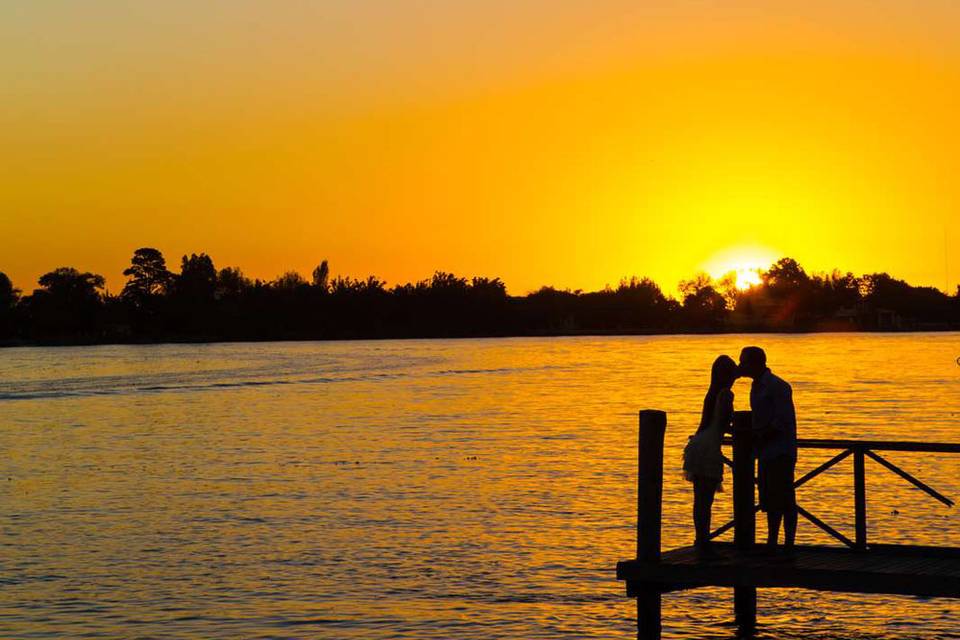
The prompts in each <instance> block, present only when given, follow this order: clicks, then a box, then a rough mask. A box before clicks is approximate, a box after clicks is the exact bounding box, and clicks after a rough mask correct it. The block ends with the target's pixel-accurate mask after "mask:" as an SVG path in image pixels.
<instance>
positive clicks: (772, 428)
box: [750, 369, 797, 461]
mask: <svg viewBox="0 0 960 640" xmlns="http://www.w3.org/2000/svg"><path fill="white" fill-rule="evenodd" d="M750 410H751V412H752V415H753V429H754V432H755V433H757V436H758V437H755V438H754V443H753V447H754V452H755V454H756V456H757V459H759V460H764V461H766V460H773V459H774V458H777V457H779V456H789V457H790V458H791V459H792V460H794V461H796V459H797V413H796V411H795V410H794V407H793V389H791V388H790V385H789V384H787V382H786V381H784V380H782V379H781V378H778V377H777V376H775V375H773V373H772V372H771V371H770V369H767V370H766V371H764V372H763V374H761V375H760V377H758V378H757V379H756V380H754V381H753V384H752V385H751V387H750ZM758 432H762V434H761V433H758Z"/></svg>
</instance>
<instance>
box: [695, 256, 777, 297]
mask: <svg viewBox="0 0 960 640" xmlns="http://www.w3.org/2000/svg"><path fill="white" fill-rule="evenodd" d="M777 258H778V256H777V253H776V252H775V251H774V250H772V249H769V248H767V247H762V246H737V247H729V248H727V249H724V250H722V251H719V252H718V253H716V254H715V255H713V256H712V257H711V258H710V260H708V261H707V262H705V263H704V265H703V268H704V270H705V271H706V272H707V273H709V274H710V275H711V276H713V277H714V278H716V279H720V278H724V277H729V276H730V275H732V276H733V277H734V285H735V286H736V287H737V289H739V290H740V291H746V290H747V289H750V288H751V287H755V286H757V285H758V284H760V283H761V281H762V280H761V278H760V274H761V273H762V272H763V271H764V270H765V269H768V268H769V267H770V265H771V264H773V263H774V262H776V260H777Z"/></svg>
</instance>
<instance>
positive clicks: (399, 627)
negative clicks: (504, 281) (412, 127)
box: [0, 333, 960, 640]
mask: <svg viewBox="0 0 960 640" xmlns="http://www.w3.org/2000/svg"><path fill="white" fill-rule="evenodd" d="M746 343H758V344H760V345H762V346H764V347H765V348H766V349H767V352H768V354H769V357H770V361H771V366H772V367H773V369H774V371H775V372H777V373H778V374H780V375H781V376H783V377H784V378H786V379H787V380H789V381H790V382H791V383H792V384H793V387H794V394H795V399H796V403H797V410H798V414H799V429H800V433H801V436H807V437H813V436H821V437H853V438H891V439H893V438H899V439H917V440H926V441H953V442H956V441H960V424H958V421H960V366H958V365H957V363H956V362H955V359H956V358H957V357H958V356H960V334H956V333H952V334H936V335H934V334H928V335H808V336H752V337H751V336H697V337H615V338H559V339H558V338H550V339H498V340H450V341H445V340H439V341H389V342H342V343H271V344H221V345H199V346H197V345H163V346H106V347H82V348H22V349H9V350H4V351H0V411H2V413H0V415H2V423H0V451H2V452H3V459H2V462H0V544H2V545H3V547H2V549H3V550H2V555H0V568H2V569H0V637H3V638H20V637H22V638H27V637H30V638H33V637H111V638H120V637H123V638H134V637H141V638H189V637H221V638H261V637H262V638H285V637H288V638H303V637H316V638H345V639H354V638H478V639H479V638H482V639H484V640H489V639H491V638H562V637H569V638H629V637H631V636H632V635H634V634H635V632H634V625H635V620H634V618H633V616H634V612H635V608H634V604H633V603H632V601H631V600H628V599H626V598H625V597H624V596H623V585H622V584H620V583H618V582H617V581H616V580H615V579H614V573H613V569H614V566H615V564H616V562H617V560H620V559H626V558H629V557H631V555H632V549H633V547H634V544H635V542H634V529H633V527H634V518H635V504H636V503H635V499H636V498H635V487H634V483H635V472H636V412H637V410H638V409H641V408H659V409H664V410H666V411H668V412H669V426H668V435H667V444H666V452H665V455H666V461H667V467H668V473H667V478H666V485H665V488H664V499H665V507H664V508H665V513H664V546H665V547H671V546H678V545H683V544H687V543H689V542H690V539H691V536H692V534H691V525H690V524H689V515H688V511H689V504H690V499H691V496H690V490H689V487H688V486H687V485H686V483H684V482H683V481H682V479H681V478H680V474H679V468H678V465H679V456H680V450H681V446H682V443H683V442H684V441H685V438H686V436H687V435H688V434H689V433H690V432H691V431H692V429H693V428H694V426H695V424H696V420H697V411H698V410H699V405H700V401H701V398H702V394H703V392H704V389H705V384H706V379H707V377H708V372H709V366H710V363H711V361H712V359H713V357H714V356H715V355H716V354H719V353H724V352H725V353H729V354H731V355H734V356H736V354H737V352H738V351H739V348H740V347H741V346H743V345H744V344H746ZM735 392H736V393H737V405H738V408H748V407H747V403H748V386H747V383H746V382H741V383H738V385H737V387H736V388H735ZM830 455H832V454H831V452H823V451H821V452H816V451H808V452H803V453H802V456H801V460H800V463H799V465H798V473H802V472H805V471H806V470H808V469H810V468H813V467H814V466H816V465H817V464H818V463H819V462H821V461H822V460H824V459H826V457H829V456H830ZM889 458H890V459H892V460H894V461H895V462H897V463H898V464H901V465H902V466H903V467H904V468H906V469H907V470H908V471H911V472H914V473H916V474H917V475H918V476H919V477H920V478H922V479H924V480H925V481H928V482H929V483H930V484H932V485H933V486H934V487H936V488H938V489H939V490H941V491H942V492H944V493H945V494H947V495H948V496H951V497H954V498H958V497H960V460H956V459H955V458H960V456H954V457H953V458H954V459H951V457H950V456H931V455H922V454H921V455H918V454H897V453H891V454H889ZM867 480H868V483H867V491H868V517H869V525H870V537H871V539H872V540H876V541H885V542H901V543H917V544H950V545H953V546H960V535H958V534H960V519H958V516H957V513H956V509H948V508H946V507H943V506H942V505H940V504H939V503H937V502H935V501H933V500H931V499H929V498H928V497H927V496H925V495H924V494H922V493H920V492H919V491H917V490H915V489H912V488H911V487H910V486H909V485H907V484H905V483H904V482H903V481H902V480H900V479H899V478H897V477H895V476H893V475H892V474H890V473H889V472H886V471H884V470H883V469H882V468H880V467H879V466H878V465H876V464H875V463H873V462H872V461H868V462H867ZM798 499H799V501H800V503H801V504H803V505H805V506H806V507H807V508H809V509H810V510H811V511H813V512H814V513H816V514H818V515H819V516H820V517H821V518H823V519H825V520H826V521H827V522H829V523H831V524H833V525H834V526H836V527H837V528H839V529H841V530H842V531H844V532H847V534H848V535H851V536H852V529H853V505H852V476H851V473H850V463H849V460H848V461H846V462H844V463H842V464H840V465H838V466H837V467H835V468H834V469H832V470H831V471H830V472H828V473H827V474H825V475H823V476H821V477H819V478H817V479H816V480H815V481H813V482H811V483H809V484H808V485H806V486H804V487H803V488H802V489H801V490H800V492H799V495H798ZM729 500H730V496H729V494H728V493H727V494H722V495H721V496H720V499H719V504H718V506H717V508H716V511H715V513H716V519H717V521H718V523H719V522H722V521H724V520H725V519H726V518H727V516H729V514H730V502H729ZM759 531H760V533H761V535H762V532H763V525H762V524H761V525H759ZM799 537H800V539H801V541H802V542H821V543H829V542H830V540H829V539H828V538H826V537H825V536H823V535H822V534H820V533H819V532H818V531H817V530H816V529H814V528H813V527H812V525H809V524H807V523H805V522H804V521H802V520H801V523H800V533H799ZM759 611H760V614H759V623H760V633H761V637H766V638H808V639H809V638H838V639H844V640H847V639H851V640H852V639H859V638H896V639H904V640H906V639H914V638H924V639H926V638H947V637H952V638H957V637H960V603H955V602H952V601H949V600H937V599H932V600H931V599H927V600H923V599H917V598H909V597H883V596H855V595H843V594H839V595H830V594H821V593H815V592H804V591H795V590H781V591H776V590H768V591H761V593H760V599H759ZM663 614H664V625H665V636H666V637H676V638H704V637H709V638H732V637H733V636H734V631H733V629H732V627H730V626H729V622H730V620H731V618H732V596H731V594H730V592H729V590H723V589H707V590H698V591H692V592H686V593H674V594H668V595H666V596H664V610H663ZM634 637H635V635H634Z"/></svg>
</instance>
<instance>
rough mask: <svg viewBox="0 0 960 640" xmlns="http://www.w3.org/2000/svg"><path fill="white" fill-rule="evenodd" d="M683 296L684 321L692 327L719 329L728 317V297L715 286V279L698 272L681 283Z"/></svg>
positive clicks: (680, 287)
mask: <svg viewBox="0 0 960 640" xmlns="http://www.w3.org/2000/svg"><path fill="white" fill-rule="evenodd" d="M678 288H679V290H680V294H681V295H682V296H683V316H684V322H685V323H686V325H687V326H688V327H690V328H709V329H717V328H719V327H722V326H723V323H724V321H725V320H726V318H727V314H728V311H727V299H726V298H725V297H724V296H723V295H722V294H721V293H720V292H719V291H717V289H716V288H715V287H714V284H713V279H712V278H710V276H709V275H707V274H705V273H698V274H697V275H696V276H694V277H693V278H692V279H690V280H682V281H681V282H680V285H679V287H678Z"/></svg>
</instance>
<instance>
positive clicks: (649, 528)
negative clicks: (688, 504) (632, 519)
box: [636, 409, 667, 640]
mask: <svg viewBox="0 0 960 640" xmlns="http://www.w3.org/2000/svg"><path fill="white" fill-rule="evenodd" d="M666 429H667V414H666V413H664V412H663V411H655V410H652V409H647V410H644V411H641V412H640V434H639V438H638V444H637V560H641V561H645V562H659V561H660V519H661V512H662V508H663V435H664V433H665V432H666ZM636 594H637V638H639V639H640V640H659V638H660V629H661V624H660V589H659V588H657V587H656V586H655V585H642V584H641V585H636Z"/></svg>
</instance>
